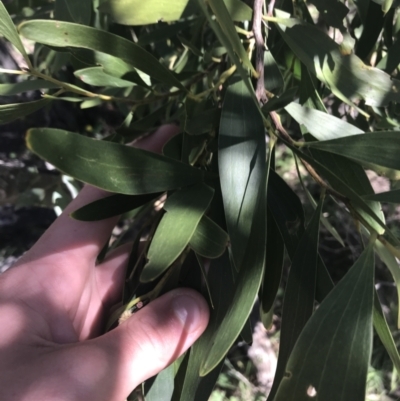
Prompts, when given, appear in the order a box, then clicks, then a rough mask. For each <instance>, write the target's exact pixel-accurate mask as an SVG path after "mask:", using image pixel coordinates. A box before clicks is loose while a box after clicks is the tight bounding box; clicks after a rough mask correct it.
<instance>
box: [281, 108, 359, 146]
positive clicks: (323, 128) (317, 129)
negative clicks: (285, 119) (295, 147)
mask: <svg viewBox="0 0 400 401" xmlns="http://www.w3.org/2000/svg"><path fill="white" fill-rule="evenodd" d="M285 110H286V111H287V112H288V113H289V114H290V115H291V116H292V117H293V118H294V119H295V120H296V121H297V122H298V123H299V124H302V125H304V126H305V127H306V128H307V130H308V132H309V133H310V134H311V135H312V136H314V137H315V138H317V139H318V140H319V141H324V140H328V139H336V138H342V137H344V136H349V135H356V134H363V133H364V131H362V130H360V129H359V128H357V127H356V126H354V125H351V124H349V123H348V122H346V121H343V120H341V119H340V118H337V117H334V116H331V115H329V114H327V113H323V112H322V111H319V110H315V109H311V108H309V107H304V106H301V105H300V104H298V103H290V104H288V105H287V106H286V107H285Z"/></svg>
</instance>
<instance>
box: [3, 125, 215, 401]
mask: <svg viewBox="0 0 400 401" xmlns="http://www.w3.org/2000/svg"><path fill="white" fill-rule="evenodd" d="M174 133H176V128H174V127H172V126H164V127H162V128H161V129H160V130H158V132H156V133H155V134H154V135H155V138H154V140H152V141H149V140H148V139H146V141H142V142H141V144H139V146H138V147H145V148H147V149H149V150H153V151H154V150H158V149H160V147H161V144H162V143H163V142H165V140H166V138H169V137H171V136H172V135H173V134H174ZM106 195H107V194H106V193H105V192H103V191H100V190H98V189H96V188H92V187H89V186H87V187H85V188H84V189H83V190H82V191H81V193H80V194H79V196H78V197H77V198H76V199H75V200H74V201H73V202H72V203H71V204H70V205H69V206H68V207H67V208H66V210H65V211H64V213H63V214H62V215H61V216H60V217H59V218H58V219H57V220H56V221H55V222H54V223H53V225H52V226H51V227H50V228H49V229H48V230H47V232H46V233H45V234H44V235H43V236H42V238H40V240H39V241H38V242H37V243H36V244H35V246H34V247H33V248H32V249H31V250H30V251H29V252H27V253H26V254H25V255H24V257H23V258H22V259H21V260H20V261H19V262H18V263H17V265H16V266H14V267H13V268H11V269H10V270H8V271H7V272H5V273H4V274H3V275H1V276H0V328H1V330H0V400H7V401H11V400H16V401H17V400H18V401H28V400H34V401H36V400H41V401H47V400H57V401H64V400H65V401H67V400H68V401H70V400H71V401H72V400H74V401H78V400H85V401H92V400H93V401H101V400H105V401H114V400H115V401H122V400H124V399H125V398H126V397H127V396H128V395H129V393H130V392H131V391H132V390H133V389H134V388H135V387H136V386H137V385H138V384H139V383H141V382H142V381H144V380H146V379H147V378H149V377H151V376H153V375H154V374H156V373H158V372H159V371H160V370H162V369H163V368H164V367H166V366H168V365H169V364H170V363H171V362H172V361H173V360H175V359H176V358H177V357H178V356H180V355H181V354H182V353H183V352H184V351H185V350H186V349H187V348H189V347H190V346H191V345H192V344H193V343H194V341H195V340H196V339H197V338H198V337H199V336H200V335H201V333H202V332H203V331H204V329H205V328H206V325H207V322H208V316H209V311H208V307H207V304H206V302H205V300H204V299H203V298H202V297H201V295H199V294H198V293H196V292H195V291H193V290H190V289H177V290H174V291H171V292H169V293H167V294H164V295H163V296H161V297H160V298H158V299H156V300H154V301H153V302H151V303H150V304H149V305H148V306H146V307H145V308H143V309H141V310H139V311H138V312H137V313H135V314H134V315H133V316H132V317H131V318H129V319H128V320H127V321H125V322H124V323H122V324H121V325H120V326H118V327H117V328H116V329H114V330H112V331H110V332H108V333H106V334H104V335H100V336H99V334H100V333H101V328H102V327H103V326H104V318H105V315H106V313H107V312H108V311H109V309H110V307H111V306H112V305H114V304H115V303H117V302H118V301H119V300H120V292H121V288H122V283H123V280H124V277H125V267H126V263H127V260H128V248H127V247H126V246H122V247H120V248H117V249H116V250H115V251H114V252H112V253H111V254H110V255H109V256H108V257H107V258H106V260H105V261H104V262H103V263H102V264H101V265H99V266H95V262H96V257H97V255H98V254H99V252H100V250H101V248H102V247H103V245H104V243H105V242H106V240H107V238H108V236H109V234H110V232H111V230H112V228H113V227H114V225H115V224H116V221H117V219H116V218H111V219H107V220H102V221H97V222H90V223H88V222H81V221H76V220H73V219H71V218H70V217H69V213H71V212H72V211H74V210H76V209H78V208H79V207H81V206H83V205H85V204H87V203H90V202H92V201H94V200H96V199H98V198H100V197H102V196H106Z"/></svg>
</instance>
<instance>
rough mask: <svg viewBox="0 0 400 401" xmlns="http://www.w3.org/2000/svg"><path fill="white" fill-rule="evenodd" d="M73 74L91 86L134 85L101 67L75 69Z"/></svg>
mask: <svg viewBox="0 0 400 401" xmlns="http://www.w3.org/2000/svg"><path fill="white" fill-rule="evenodd" d="M74 75H75V76H76V77H77V78H79V79H80V80H81V81H83V82H84V83H85V84H88V85H93V86H111V87H115V88H127V87H130V86H133V85H135V84H134V83H133V82H131V81H126V80H124V79H120V78H116V77H113V76H112V75H109V74H107V73H105V72H104V69H103V67H89V68H83V69H81V70H77V71H75V72H74Z"/></svg>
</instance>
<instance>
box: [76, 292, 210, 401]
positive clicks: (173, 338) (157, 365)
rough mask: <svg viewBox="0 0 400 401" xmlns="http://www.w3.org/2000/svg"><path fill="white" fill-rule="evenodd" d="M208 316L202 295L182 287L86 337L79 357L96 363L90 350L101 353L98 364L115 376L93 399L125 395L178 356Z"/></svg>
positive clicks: (94, 367)
mask: <svg viewBox="0 0 400 401" xmlns="http://www.w3.org/2000/svg"><path fill="white" fill-rule="evenodd" d="M208 319H209V309H208V306H207V303H206V301H205V300H204V298H203V297H202V296H201V295H200V294H199V293H197V292H196V291H194V290H190V289H186V288H180V289H177V290H173V291H171V292H169V293H167V294H164V295H163V296H161V297H160V298H158V299H156V300H154V301H153V302H151V303H150V304H149V305H147V306H146V307H145V308H143V309H141V310H139V311H138V312H137V313H135V314H134V315H132V316H131V317H130V318H129V319H128V320H127V321H125V322H124V323H122V324H121V325H120V326H118V327H117V328H116V329H114V330H112V331H110V332H109V333H107V334H105V335H103V336H101V337H98V338H96V339H94V340H91V341H88V342H86V347H85V352H84V353H82V354H81V358H85V359H86V361H87V362H88V361H89V360H92V361H93V362H94V361H96V359H97V358H93V355H99V353H101V354H102V358H101V359H102V366H107V367H108V369H109V373H110V374H111V375H110V376H112V381H113V382H112V383H111V382H110V379H111V377H110V376H108V378H107V380H106V381H104V382H103V384H104V385H107V384H106V382H107V381H108V382H109V386H108V388H107V389H105V388H104V389H103V391H102V394H98V395H99V396H100V397H99V398H96V399H98V400H100V399H101V400H102V399H103V397H104V396H107V397H108V398H107V400H123V399H125V398H126V397H127V396H128V395H129V394H130V393H131V391H132V390H133V389H134V388H135V387H136V386H137V385H138V384H140V383H141V382H143V381H144V380H146V379H148V378H149V377H151V376H154V375H155V374H157V373H158V372H160V371H161V370H162V369H164V368H165V367H167V366H168V365H169V364H170V363H172V362H173V361H174V360H175V359H176V358H178V357H179V356H180V355H182V354H183V352H185V351H186V350H187V349H188V348H189V347H190V346H191V345H192V344H193V343H194V342H195V341H196V340H197V338H198V337H199V336H200V335H201V334H202V333H203V331H204V330H205V328H206V327H207V323H208ZM89 344H90V345H89ZM88 345H89V347H88ZM84 354H86V356H85V355H84ZM88 354H89V355H88ZM88 357H89V359H87V358H88ZM104 364H105V365H104ZM95 365H96V364H95ZM96 369H98V365H96V366H92V367H91V371H92V372H93V373H94V370H96ZM98 373H100V372H98ZM100 375H101V374H100ZM100 387H101V386H100ZM99 389H100V388H99V387H98V390H99ZM104 399H106V398H104Z"/></svg>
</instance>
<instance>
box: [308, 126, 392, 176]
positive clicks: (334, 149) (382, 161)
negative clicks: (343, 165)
mask: <svg viewBox="0 0 400 401" xmlns="http://www.w3.org/2000/svg"><path fill="white" fill-rule="evenodd" d="M307 146H309V147H312V148H315V149H321V150H323V151H325V152H329V153H334V154H338V155H341V156H345V157H347V158H349V159H352V160H355V161H357V162H359V163H360V162H361V163H369V164H376V165H378V166H383V167H388V168H392V169H394V170H400V158H399V152H400V131H381V132H368V133H366V134H365V135H353V136H349V137H345V138H339V139H332V140H329V141H322V142H308V143H307Z"/></svg>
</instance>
